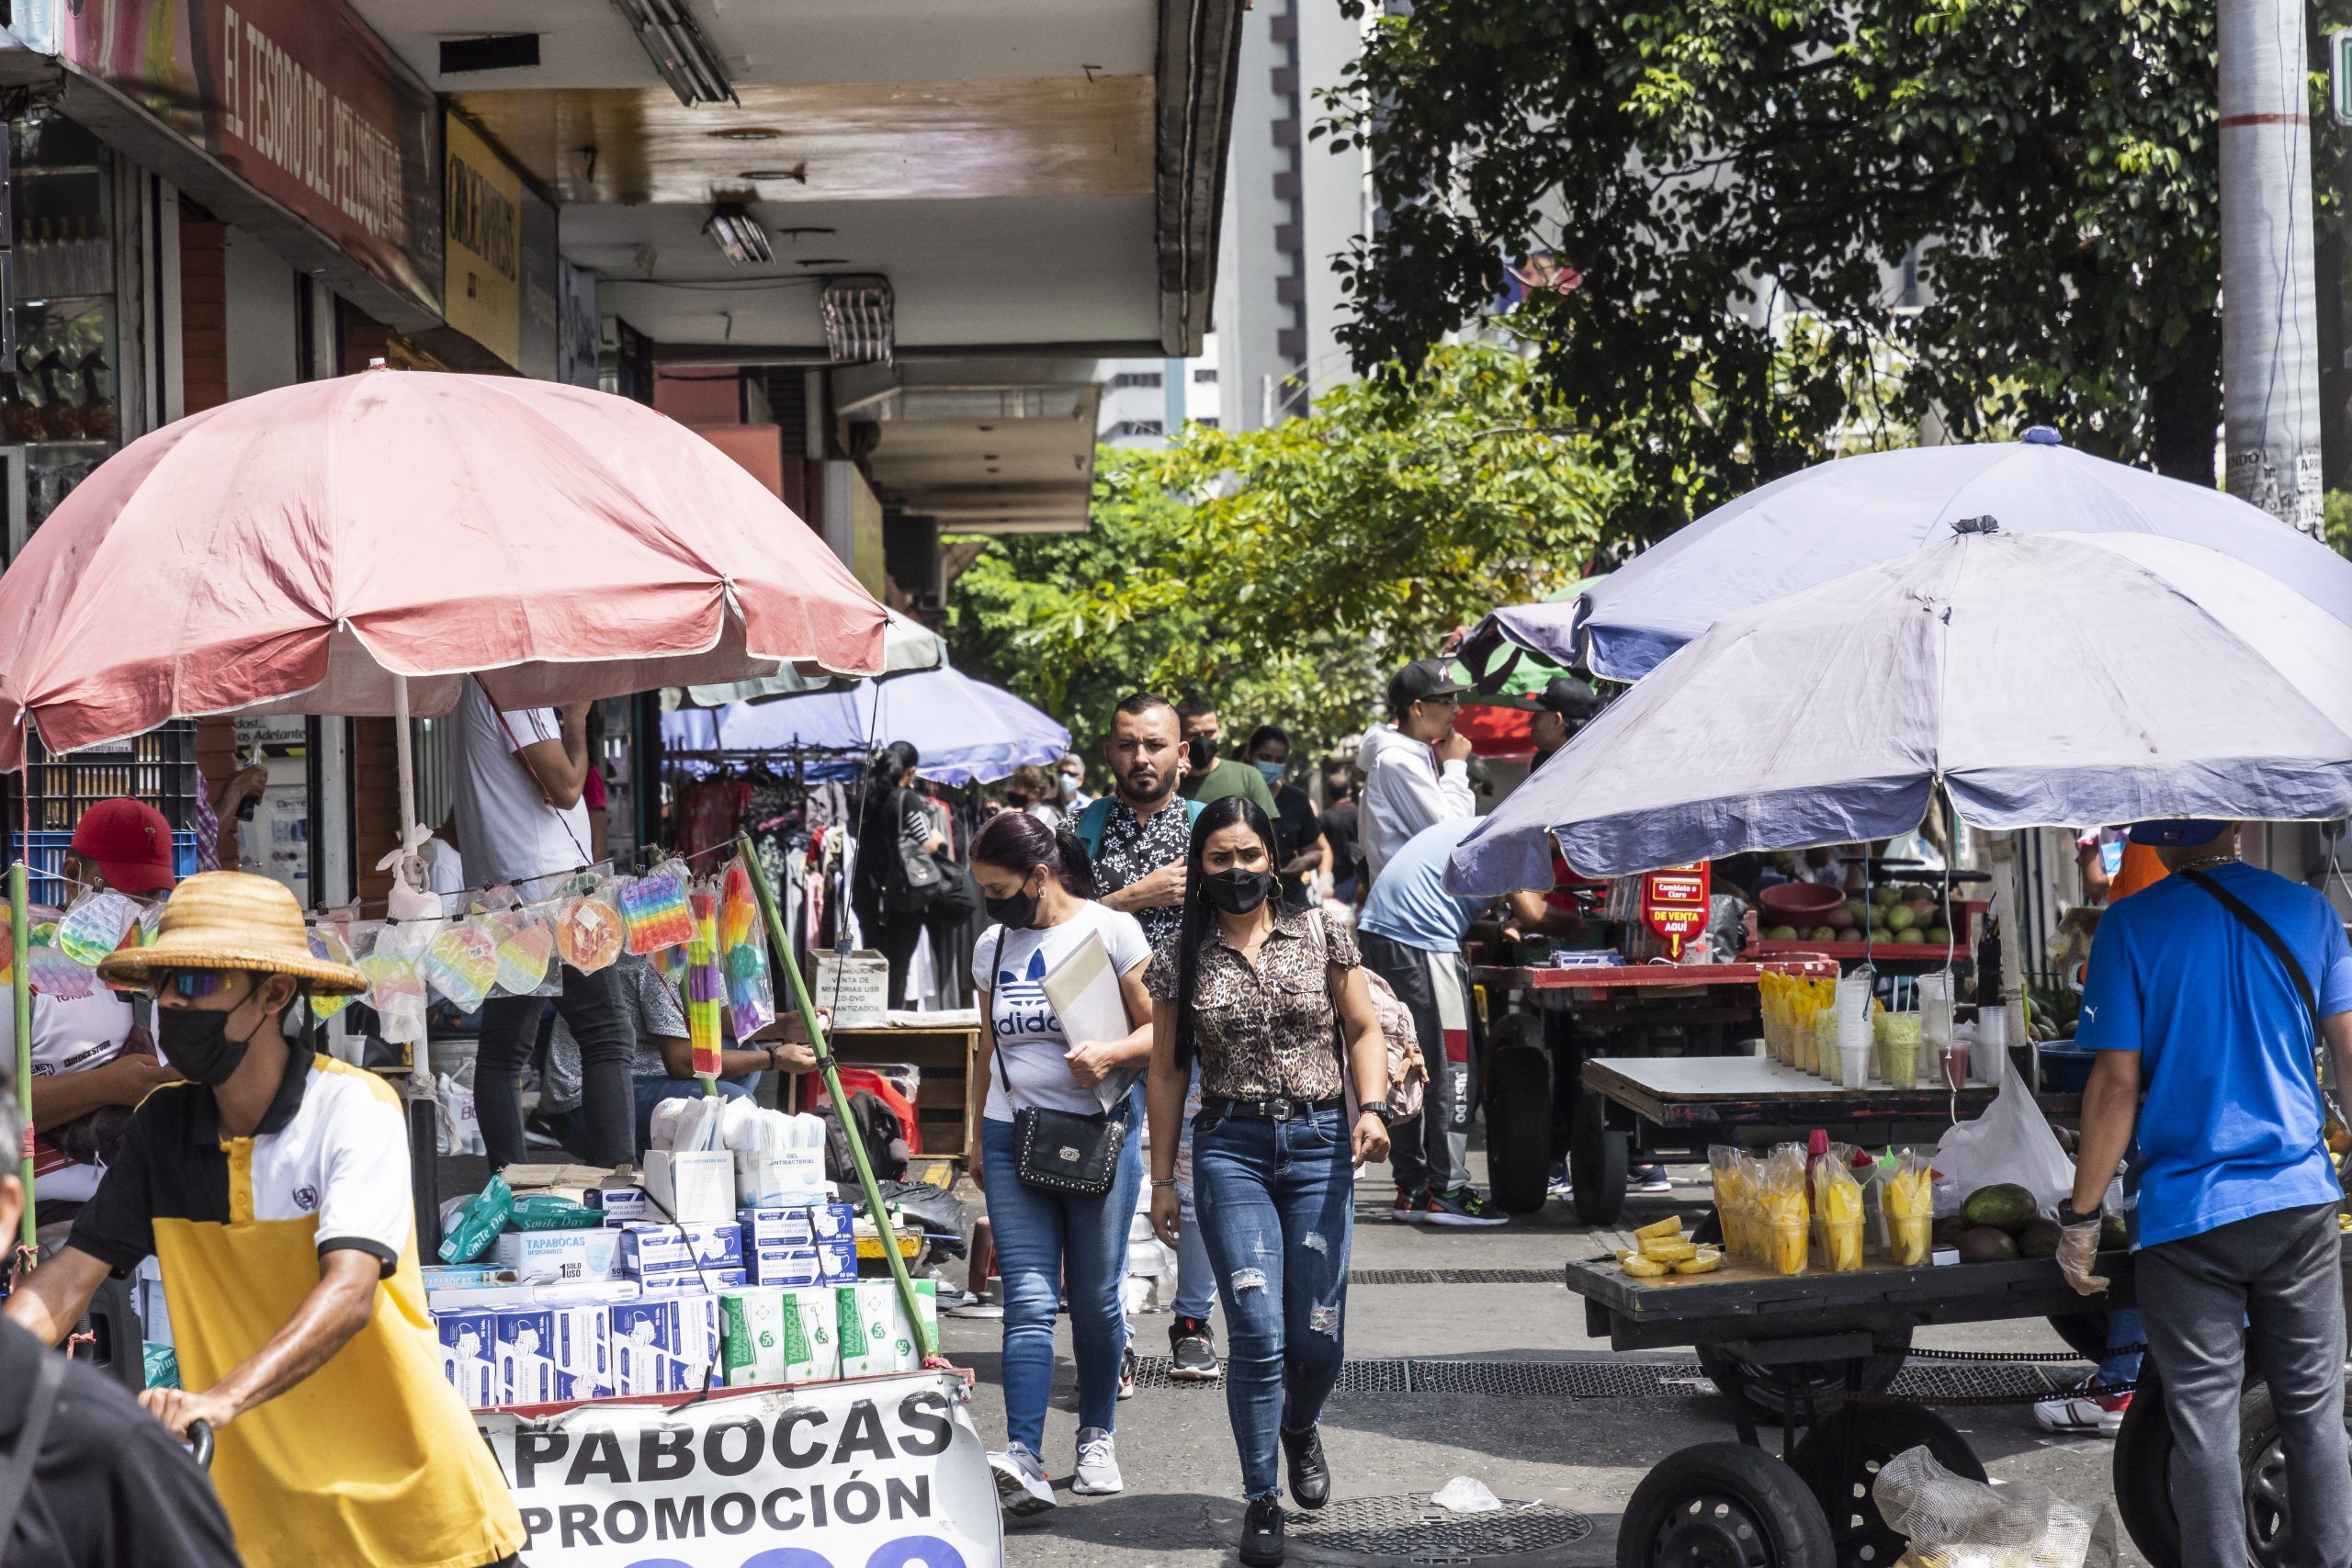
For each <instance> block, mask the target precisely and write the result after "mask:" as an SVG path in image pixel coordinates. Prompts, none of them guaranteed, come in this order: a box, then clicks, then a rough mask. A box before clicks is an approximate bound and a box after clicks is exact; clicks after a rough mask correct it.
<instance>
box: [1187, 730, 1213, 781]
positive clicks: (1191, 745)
mask: <svg viewBox="0 0 2352 1568" xmlns="http://www.w3.org/2000/svg"><path fill="white" fill-rule="evenodd" d="M1184 756H1185V760H1186V761H1190V762H1191V763H1192V764H1193V772H1194V773H1206V772H1208V766H1209V764H1210V763H1211V762H1214V761H1216V736H1214V735H1195V736H1193V738H1192V739H1190V740H1187V741H1185V742H1184Z"/></svg>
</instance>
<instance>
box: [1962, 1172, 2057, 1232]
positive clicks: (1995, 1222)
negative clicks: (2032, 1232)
mask: <svg viewBox="0 0 2352 1568" xmlns="http://www.w3.org/2000/svg"><path fill="white" fill-rule="evenodd" d="M2038 1213H2041V1205H2039V1204H2037V1203H2036V1202H2034V1201H2033V1194H2032V1193H2030V1192H2029V1191H2027V1190H2025V1189H2024V1188H2022V1187H2019V1186H2017V1185H2016V1184H2015V1183H2013V1182H2003V1183H2002V1184H2001V1185H1999V1186H1997V1187H1980V1188H1978V1189H1977V1190H1975V1191H1973V1192H1971V1193H1970V1194H1969V1195H1968V1201H1966V1202H1964V1203H1962V1204H1961V1206H1960V1217H1961V1218H1962V1219H1963V1220H1966V1221H1967V1222H1968V1223H1969V1224H1972V1225H1991V1226H1993V1227H1994V1228H1995V1229H1996V1230H2004V1231H2007V1232H2008V1233H2009V1234H2010V1235H2017V1234H2018V1232H2019V1231H2021V1230H2023V1229H2025V1227H2026V1226H2028V1225H2030V1224H2032V1223H2033V1218H2034V1216H2035V1215H2036V1214H2038Z"/></svg>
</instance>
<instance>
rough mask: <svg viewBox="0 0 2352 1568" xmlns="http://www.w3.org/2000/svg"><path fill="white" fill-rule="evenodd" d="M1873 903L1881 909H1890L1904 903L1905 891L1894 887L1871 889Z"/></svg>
mask: <svg viewBox="0 0 2352 1568" xmlns="http://www.w3.org/2000/svg"><path fill="white" fill-rule="evenodd" d="M1902 902H1903V889H1901V888H1900V887H1895V886H1879V887H1873V888H1871V903H1873V904H1875V905H1877V906H1878V907H1879V908H1882V909H1884V908H1891V907H1893V906H1894V905H1896V904H1900V903H1902Z"/></svg>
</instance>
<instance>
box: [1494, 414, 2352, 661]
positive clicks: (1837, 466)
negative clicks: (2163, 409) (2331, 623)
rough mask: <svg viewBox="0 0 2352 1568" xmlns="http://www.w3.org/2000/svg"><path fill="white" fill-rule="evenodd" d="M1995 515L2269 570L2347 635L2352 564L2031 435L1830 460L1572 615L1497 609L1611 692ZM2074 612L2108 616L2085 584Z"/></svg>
mask: <svg viewBox="0 0 2352 1568" xmlns="http://www.w3.org/2000/svg"><path fill="white" fill-rule="evenodd" d="M1987 517H1989V518H1991V519H1992V520H1993V522H1994V523H1995V524H1996V525H1998V526H1999V528H2000V531H2001V532H2002V533H2005V534H2044V533H2057V534H2109V533H2114V534H2143V535H2154V536H2160V537H2165V538H2173V539H2180V540H2183V541H2186V542H2187V543H2189V544H2194V545H2203V546H2206V547H2209V548H2211V549H2217V550H2220V551H2222V553H2224V554H2226V555H2231V556H2235V557H2237V558H2240V559H2243V560H2245V561H2247V562H2249V563H2251V564H2253V565H2254V566H2256V567H2257V568H2259V569H2260V570H2262V571H2263V572H2264V573H2266V574H2267V575H2268V576H2269V577H2270V578H2272V579H2273V580H2274V581H2279V582H2283V583H2285V584H2287V585H2288V586H2289V587H2290V588H2292V589H2293V590H2294V591H2295V592H2298V593H2301V595H2303V597H2305V598H2307V599H2311V600H2312V601H2314V602H2316V603H2318V604H2320V605H2322V606H2323V607H2324V608H2325V609H2326V610H2327V611H2328V612H2329V614H2330V615H2334V616H2335V619H2337V620H2338V621H2341V622H2345V623H2346V624H2352V561H2347V560H2346V559H2345V558H2343V557H2341V556H2339V555H2337V554H2335V552H2334V551H2333V550H2330V549H2329V548H2328V547H2326V546H2324V545H2323V544H2321V543H2319V542H2318V541H2317V540H2315V539H2312V538H2308V537H2306V536H2303V535H2301V534H2299V533H2297V532H2296V531H2295V530H2294V529H2292V528H2290V527H2289V526H2288V525H2286V524H2284V523H2281V522H2279V521H2278V519H2277V518H2275V517H2272V516H2271V515H2270V514H2269V513H2266V512H2264V511H2262V510H2261V509H2260V508H2259V507H2255V506H2250V505H2248V504H2247V503H2246V502H2243V501H2240V500H2238V499H2237V498H2235V497H2234V496H2232V495H2229V494H2227V493H2225V492H2224V491H2218V490H2215V489H2214V488H2213V487H2212V486H2211V485H2197V484H2189V483H2188V482H2186V481H2185V480H2181V479H2166V478H2165V476H2163V475H2162V474H2155V473H2151V472H2149V471H2148V470H2147V469H2145V468H2132V467H2131V466H2129V465H2128V464H2123V463H2117V462H2110V461H2109V460H2108V459H2107V458H2104V457H2093V456H2092V455H2091V454H2089V453H2087V452H2082V451H2078V450H2076V449H2075V448H2073V447H2071V446H2065V445H2064V444H2063V443H2062V442H2060V441H2059V439H2058V436H2057V434H2056V433H2055V432H2054V431H2052V430H2049V429H2047V428H2045V427H2041V426H2037V427H2036V428H2034V429H2032V430H2030V431H2028V432H2027V433H2026V434H2025V438H2024V439H2023V440H2021V441H1993V442H1979V443H1973V444H1968V445H1953V446H1915V447H1908V448H1905V449H1903V450H1900V451H1894V452H1867V453H1862V454H1859V455H1857V456H1855V457H1838V458H1833V459H1831V460H1830V461H1828V462H1826V463H1816V464H1815V465H1814V466H1813V467H1811V468H1805V469H1803V470H1801V471H1800V472H1797V473H1793V474H1790V475H1787V476H1786V477H1784V478H1782V479H1776V480H1774V481H1773V482H1772V483H1770V484H1768V485H1763V486H1759V487H1758V489H1756V490H1754V491H1749V492H1748V493H1747V494H1746V495H1743V496H1741V497H1740V498H1739V499H1738V500H1736V501H1733V502H1726V503H1725V504H1724V505H1722V506H1719V507H1717V508H1715V510H1713V512H1710V513H1707V514H1706V515H1705V516H1703V517H1702V518H1700V519H1699V520H1698V521H1696V522H1694V523H1692V524H1691V525H1689V526H1688V527H1685V528H1681V529H1679V530H1677V531H1676V532H1675V533H1674V534H1672V535H1670V536H1668V537H1667V538H1665V539H1662V540H1660V541H1659V542H1658V543H1657V544H1656V545H1654V546H1652V547H1650V548H1649V549H1646V550H1645V551H1643V552H1642V553H1641V554H1640V555H1638V556H1636V557H1634V558H1633V559H1632V560H1631V561H1628V562H1627V563H1626V564H1625V565H1624V566H1623V567H1621V568H1619V569H1618V570H1616V571H1614V572H1612V573H1611V574H1610V576H1609V577H1608V578H1607V579H1606V580H1605V581H1600V582H1598V583H1595V584H1593V585H1592V586H1591V587H1590V588H1589V589H1588V590H1587V591H1586V592H1584V593H1583V594H1582V595H1581V596H1580V597H1579V598H1578V599H1577V601H1576V602H1575V603H1573V604H1529V605H1521V606H1516V607H1514V608H1512V609H1510V610H1506V611H1501V612H1498V617H1499V619H1500V621H1501V629H1502V630H1503V632H1504V634H1505V635H1507V636H1508V637H1510V639H1511V640H1512V641H1514V642H1517V643H1519V644H1521V646H1523V647H1528V648H1532V649H1536V650H1537V651H1539V652H1541V653H1544V654H1545V655H1547V656H1549V657H1551V658H1552V659H1554V660H1557V661H1559V662H1560V663H1562V664H1573V665H1579V666H1584V667H1589V669H1590V670H1591V671H1592V672H1593V673H1594V674H1596V675H1600V676H1603V677H1605V678H1607V679H1609V680H1613V681H1633V680H1637V679H1639V678H1640V677H1642V676H1644V675H1645V674H1647V673H1648V672H1649V671H1651V670H1652V669H1654V668H1656V667H1657V664H1658V661H1659V660H1663V659H1665V658H1666V657H1667V656H1668V654H1670V653H1672V652H1673V651H1674V650H1675V649H1678V648H1679V647H1681V646H1682V645H1683V644H1684V643H1686V642H1688V641H1690V640H1691V638H1693V637H1697V636H1698V635H1699V634H1700V633H1702V632H1703V631H1705V630H1706V629H1707V628H1708V627H1709V626H1713V625H1714V624H1715V623H1716V622H1717V621H1719V620H1721V619H1723V618H1724V616H1726V615H1736V614H1738V613H1739V612H1741V611H1743V610H1748V609H1752V608H1754V607H1755V606H1757V605H1758V604H1766V603H1769V602H1770V601H1771V600H1774V599H1778V598H1781V596H1783V595H1785V594H1789V593H1794V592H1801V591H1803V590H1804V589H1807V588H1811V587H1814V586H1815V585H1816V584H1819V583H1823V582H1826V581H1830V580H1832V579H1834V578H1839V577H1843V576H1845V575H1846V574H1847V573H1848V572H1849V571H1859V570H1861V569H1862V568H1864V567H1867V566H1871V565H1874V564H1876V563H1878V562H1881V561H1887V560H1892V559H1894V558H1897V557H1899V556H1902V555H1905V554H1907V553H1908V552H1910V551H1912V550H1915V549H1918V548H1921V547H1924V546H1928V545H1931V544H1934V543H1935V542H1937V541H1938V540H1940V539H1948V538H1950V537H1951V536H1952V533H1953V532H1954V530H1955V529H1956V528H1957V527H1959V526H1960V525H1962V523H1965V522H1969V521H1972V520H1974V519H1979V518H1987ZM2082 588H2083V594H2082V599H2081V601H2080V607H2078V609H2077V612H2076V613H2077V614H2091V615H2096V614H2098V613H2099V606H2100V592H2099V585H2098V584H2097V583H2095V582H2093V583H2085V584H2083V585H2082Z"/></svg>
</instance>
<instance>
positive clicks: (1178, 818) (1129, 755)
mask: <svg viewBox="0 0 2352 1568" xmlns="http://www.w3.org/2000/svg"><path fill="white" fill-rule="evenodd" d="M1103 758H1104V760H1105V761H1108V762H1109V763H1110V764H1111V778H1112V783H1113V788H1112V793H1110V794H1109V795H1104V796H1103V797H1102V798H1101V799H1099V800H1097V801H1096V802H1094V804H1093V805H1091V806H1090V807H1087V808H1086V809H1085V810H1084V811H1082V812H1080V814H1079V818H1078V824H1077V827H1076V829H1075V831H1076V832H1077V834H1078V837H1079V841H1080V842H1081V843H1083V844H1084V845H1085V846H1086V852H1087V854H1088V856H1089V857H1090V858H1091V859H1092V861H1093V862H1094V883H1095V886H1096V889H1097V890H1098V891H1099V892H1100V894H1101V895H1102V899H1103V903H1104V904H1106V905H1108V906H1109V907H1110V908H1114V909H1121V910H1125V912H1126V913H1128V914H1130V915H1133V916H1134V917H1135V918H1136V919H1137V920H1139V921H1141V922H1142V924H1143V934H1144V935H1146V936H1148V937H1149V938H1150V939H1151V942H1152V945H1153V946H1155V947H1157V946H1158V945H1159V942H1160V939H1161V938H1163V937H1165V936H1167V935H1169V934H1170V932H1172V931H1175V930H1176V929H1177V928H1178V927H1179V926H1182V924H1183V923H1184V856H1185V853H1186V852H1187V851H1188V850H1190V849H1191V847H1192V839H1193V818H1195V817H1197V816H1199V815H1200V814H1201V807H1200V806H1199V805H1198V804H1197V803H1196V802H1193V801H1189V800H1186V799H1185V798H1184V797H1183V796H1182V795H1178V794H1177V793H1176V786H1177V785H1178V784H1181V783H1182V782H1183V778H1184V760H1183V759H1184V749H1183V732H1182V727H1181V726H1180V725H1179V723H1178V721H1177V717H1176V709H1175V708H1174V706H1172V705H1170V703H1169V701H1168V699H1167V698H1165V697H1160V696H1155V695H1153V694H1151V693H1149V692H1137V693H1136V694H1135V695H1133V696H1131V697H1129V698H1127V700H1126V701H1125V702H1123V703H1121V704H1120V705H1118V707H1117V708H1116V709H1115V710H1114V712H1113V713H1112V715H1111V738H1110V739H1108V740H1106V741H1104V742H1103ZM1142 1090H1143V1085H1142V1082H1141V1080H1140V1079H1138V1080H1137V1082H1136V1095H1137V1097H1138V1098H1137V1103H1136V1114H1137V1116H1138V1117H1140V1116H1141V1114H1142V1110H1143V1107H1142V1103H1141V1099H1140V1097H1141V1094H1142ZM1200 1108H1201V1083H1200V1077H1199V1075H1198V1074H1197V1073H1195V1074H1194V1076H1193V1092H1192V1096H1191V1098H1190V1099H1188V1100H1186V1101H1185V1106H1184V1138H1183V1142H1182V1145H1179V1146H1178V1149H1177V1153H1176V1158H1177V1167H1176V1176H1177V1182H1178V1186H1177V1189H1176V1195H1177V1198H1178V1199H1179V1201H1181V1202H1182V1211H1181V1213H1182V1218H1181V1219H1180V1221H1179V1224H1180V1225H1181V1227H1182V1235H1183V1238H1184V1239H1183V1245H1182V1246H1181V1247H1178V1248H1177V1249H1176V1301H1175V1308H1176V1322H1175V1324H1174V1325H1172V1326H1171V1327H1170V1329H1169V1331H1168V1339H1169V1368H1168V1375H1169V1376H1170V1377H1171V1378H1176V1379H1180V1380H1182V1381H1184V1382H1205V1381H1207V1380H1208V1379H1211V1378H1214V1377H1216V1376H1218V1375H1219V1373H1220V1372H1221V1371H1222V1370H1223V1369H1221V1368H1220V1367H1219V1366H1218V1365H1217V1359H1216V1337H1214V1336H1213V1335H1212V1334H1211V1333H1210V1331H1209V1314H1210V1312H1211V1311H1212V1310H1214V1309H1215V1307H1216V1274H1215V1272H1214V1271H1213V1270H1212V1269H1211V1268H1210V1266H1209V1258H1208V1247H1207V1245H1206V1244H1205V1243H1204V1242H1203V1241H1202V1240H1201V1228H1200V1226H1199V1225H1197V1224H1194V1223H1193V1182H1192V1160H1191V1145H1192V1139H1193V1134H1192V1127H1193V1112H1195V1111H1199V1110H1200ZM1130 1353H1132V1351H1131V1352H1130ZM1120 1388H1121V1391H1122V1392H1123V1393H1124V1392H1125V1388H1126V1377H1125V1372H1124V1371H1123V1372H1122V1376H1121V1380H1120Z"/></svg>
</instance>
